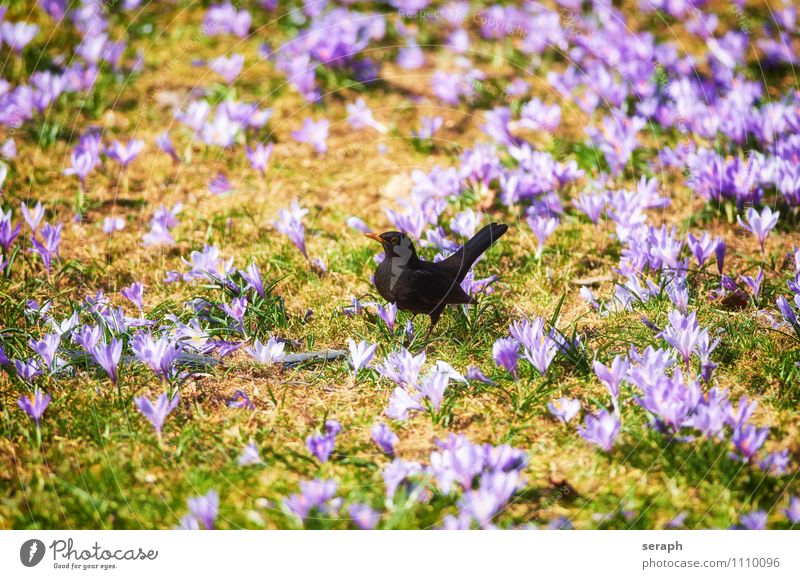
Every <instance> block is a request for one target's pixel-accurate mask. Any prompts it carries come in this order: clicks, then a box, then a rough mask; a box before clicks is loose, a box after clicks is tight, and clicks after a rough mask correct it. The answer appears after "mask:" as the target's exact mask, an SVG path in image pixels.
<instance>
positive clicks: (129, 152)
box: [106, 139, 144, 169]
mask: <svg viewBox="0 0 800 579" xmlns="http://www.w3.org/2000/svg"><path fill="white" fill-rule="evenodd" d="M142 149H144V141H140V140H139V139H131V140H130V141H128V142H127V143H126V144H124V145H123V144H122V143H120V142H119V141H114V142H113V143H111V146H110V147H107V148H106V155H108V157H109V158H110V159H114V160H115V161H117V162H118V163H119V164H120V165H122V168H123V169H124V168H126V167H127V166H128V165H129V164H130V163H131V161H133V160H134V159H135V158H136V157H137V156H138V155H139V153H141V152H142Z"/></svg>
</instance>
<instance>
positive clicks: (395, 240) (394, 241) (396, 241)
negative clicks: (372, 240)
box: [390, 237, 400, 245]
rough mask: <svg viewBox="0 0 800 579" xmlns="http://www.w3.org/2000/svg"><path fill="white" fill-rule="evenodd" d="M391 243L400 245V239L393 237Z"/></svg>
mask: <svg viewBox="0 0 800 579" xmlns="http://www.w3.org/2000/svg"><path fill="white" fill-rule="evenodd" d="M390 241H391V242H392V245H397V244H398V243H400V238H399V237H392V239H391V240H390Z"/></svg>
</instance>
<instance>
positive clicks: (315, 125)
mask: <svg viewBox="0 0 800 579" xmlns="http://www.w3.org/2000/svg"><path fill="white" fill-rule="evenodd" d="M329 125H330V123H329V122H328V119H322V120H321V121H318V122H314V120H313V119H310V118H307V119H305V120H304V121H303V126H302V128H300V129H298V130H296V131H292V138H293V139H294V140H295V141H297V142H299V143H308V144H310V145H311V146H313V147H314V150H315V151H316V152H317V153H320V154H321V153H324V152H326V151H327V150H328V144H327V142H326V141H327V139H328V126H329Z"/></svg>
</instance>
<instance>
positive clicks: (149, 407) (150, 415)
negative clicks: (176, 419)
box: [133, 393, 181, 440]
mask: <svg viewBox="0 0 800 579" xmlns="http://www.w3.org/2000/svg"><path fill="white" fill-rule="evenodd" d="M180 399H181V396H180V394H178V393H175V396H173V397H172V398H171V399H170V398H169V397H168V396H167V395H166V393H164V394H161V395H160V396H159V397H158V399H157V400H156V402H155V404H153V403H152V402H150V400H148V399H147V398H145V397H144V396H138V397H136V398H134V399H133V403H134V405H135V406H136V408H137V409H138V410H139V412H141V413H142V414H143V415H144V417H145V418H147V420H149V421H150V424H152V425H153V428H155V430H156V436H157V437H158V439H159V440H161V429H162V428H164V420H166V418H167V416H168V415H169V414H170V413H171V412H172V411H173V410H175V408H176V407H177V406H178V402H180Z"/></svg>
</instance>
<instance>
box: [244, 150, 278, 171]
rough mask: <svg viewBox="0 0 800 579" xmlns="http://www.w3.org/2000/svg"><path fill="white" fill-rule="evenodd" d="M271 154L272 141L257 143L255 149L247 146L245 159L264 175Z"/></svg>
mask: <svg viewBox="0 0 800 579" xmlns="http://www.w3.org/2000/svg"><path fill="white" fill-rule="evenodd" d="M271 155H272V143H267V145H266V146H265V145H264V144H263V143H258V144H257V145H256V148H255V149H251V148H250V147H247V160H248V161H250V166H251V167H252V168H253V169H255V170H256V171H258V172H259V173H261V176H262V177H263V176H265V175H266V172H267V163H269V158H270V156H271Z"/></svg>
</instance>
